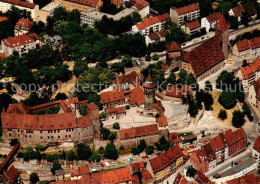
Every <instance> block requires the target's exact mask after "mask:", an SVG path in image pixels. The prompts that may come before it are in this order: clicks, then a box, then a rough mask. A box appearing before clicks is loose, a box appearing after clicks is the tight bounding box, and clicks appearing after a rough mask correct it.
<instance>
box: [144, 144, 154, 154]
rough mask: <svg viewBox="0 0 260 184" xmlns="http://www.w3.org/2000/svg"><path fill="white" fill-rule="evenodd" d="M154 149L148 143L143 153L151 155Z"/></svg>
mask: <svg viewBox="0 0 260 184" xmlns="http://www.w3.org/2000/svg"><path fill="white" fill-rule="evenodd" d="M153 151H154V146H152V145H150V146H147V148H145V153H146V155H151V154H152V153H153Z"/></svg>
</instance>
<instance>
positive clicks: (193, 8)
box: [170, 3, 200, 25]
mask: <svg viewBox="0 0 260 184" xmlns="http://www.w3.org/2000/svg"><path fill="white" fill-rule="evenodd" d="M170 17H171V20H172V22H173V23H175V24H177V25H180V24H183V23H184V22H187V21H194V20H197V19H198V18H199V17H200V7H199V5H198V4H196V3H194V4H191V5H188V6H184V7H181V8H176V7H171V8H170Z"/></svg>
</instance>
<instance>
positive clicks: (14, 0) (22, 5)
mask: <svg viewBox="0 0 260 184" xmlns="http://www.w3.org/2000/svg"><path fill="white" fill-rule="evenodd" d="M12 6H15V7H16V8H18V9H20V10H26V11H28V12H30V13H31V17H32V19H37V18H38V16H39V6H38V5H36V4H33V3H29V2H25V1H20V0H1V1H0V11H1V12H3V13H5V12H7V11H8V10H10V8H11V7H12Z"/></svg>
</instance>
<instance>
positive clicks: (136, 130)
mask: <svg viewBox="0 0 260 184" xmlns="http://www.w3.org/2000/svg"><path fill="white" fill-rule="evenodd" d="M158 133H159V129H158V126H157V125H156V124H154V125H147V126H142V127H133V128H129V129H121V130H119V136H120V139H130V138H135V137H142V136H148V135H153V134H158Z"/></svg>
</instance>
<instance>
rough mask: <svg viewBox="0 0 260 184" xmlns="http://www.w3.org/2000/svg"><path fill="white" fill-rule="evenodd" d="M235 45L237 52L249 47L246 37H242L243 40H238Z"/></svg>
mask: <svg viewBox="0 0 260 184" xmlns="http://www.w3.org/2000/svg"><path fill="white" fill-rule="evenodd" d="M236 46H237V49H238V51H239V52H242V51H245V50H249V49H250V45H249V42H248V39H244V40H241V41H238V42H237V43H236Z"/></svg>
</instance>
